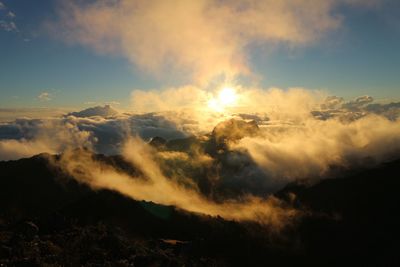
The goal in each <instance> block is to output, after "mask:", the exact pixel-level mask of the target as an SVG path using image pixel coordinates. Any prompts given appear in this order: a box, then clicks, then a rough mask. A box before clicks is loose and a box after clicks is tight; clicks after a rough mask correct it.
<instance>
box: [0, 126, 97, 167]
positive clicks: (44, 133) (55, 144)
mask: <svg viewBox="0 0 400 267" xmlns="http://www.w3.org/2000/svg"><path fill="white" fill-rule="evenodd" d="M94 142H95V138H93V137H92V135H91V133H90V132H88V131H83V130H80V129H79V128H78V127H77V125H76V124H73V123H71V121H68V120H58V119H53V120H50V119H49V120H28V119H21V120H17V121H15V122H14V123H13V124H10V123H3V124H0V160H11V159H19V158H22V157H30V156H33V155H36V154H39V153H43V152H47V153H51V154H56V153H60V152H62V151H64V150H65V149H66V148H70V147H88V148H91V147H92V144H93V143H94Z"/></svg>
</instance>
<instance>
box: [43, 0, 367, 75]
mask: <svg viewBox="0 0 400 267" xmlns="http://www.w3.org/2000/svg"><path fill="white" fill-rule="evenodd" d="M368 2H369V1H368ZM365 3H366V2H364V1H363V2H361V1H342V0H337V1H334V0H328V1H307V0H299V1H291V0H284V1H274V0H264V1H258V0H257V1H256V0H234V1H212V0H198V1H183V0H170V1H162V0H152V1H131V0H120V1H106V0H97V1H91V2H90V3H83V2H79V3H78V2H71V1H69V2H67V3H65V4H64V5H63V6H61V7H60V8H59V17H60V18H59V21H58V23H56V26H55V25H54V23H52V24H51V26H49V27H52V28H53V31H54V33H56V34H58V35H60V34H61V35H62V36H61V38H63V39H64V40H66V41H67V42H71V43H78V44H82V45H85V46H88V47H91V48H94V49H95V50H96V51H98V52H100V53H104V54H116V55H122V56H124V57H126V58H127V59H128V60H129V61H130V62H131V63H133V64H135V65H136V66H138V67H140V68H141V69H143V70H144V71H147V72H149V73H151V74H155V75H158V76H160V75H163V74H166V75H170V74H171V73H179V74H181V75H186V76H189V77H191V78H192V79H193V80H195V81H197V82H199V81H200V82H207V81H210V80H211V79H212V78H214V77H217V76H219V75H225V76H226V77H228V78H229V77H234V76H235V75H237V74H244V75H250V73H251V71H250V67H249V64H248V62H247V57H248V54H247V52H248V50H249V49H250V48H251V47H252V46H258V45H260V44H262V45H269V46H274V45H276V44H278V43H279V44H283V45H286V46H289V47H295V46H304V45H308V44H310V43H314V42H316V41H317V40H319V39H320V38H321V37H322V36H323V35H324V34H325V33H328V32H330V31H332V30H336V29H338V28H339V27H340V26H341V24H342V15H341V14H340V13H339V10H340V9H339V8H338V7H340V6H341V5H348V4H352V5H353V6H355V5H357V6H365V5H367V4H365Z"/></svg>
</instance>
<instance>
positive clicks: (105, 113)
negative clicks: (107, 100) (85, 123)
mask: <svg viewBox="0 0 400 267" xmlns="http://www.w3.org/2000/svg"><path fill="white" fill-rule="evenodd" d="M117 114H118V111H116V110H115V109H113V108H112V107H111V106H110V105H105V106H96V107H92V108H87V109H84V110H81V111H78V112H71V113H68V114H67V115H72V116H75V117H82V118H86V117H93V116H100V117H111V116H115V115H117Z"/></svg>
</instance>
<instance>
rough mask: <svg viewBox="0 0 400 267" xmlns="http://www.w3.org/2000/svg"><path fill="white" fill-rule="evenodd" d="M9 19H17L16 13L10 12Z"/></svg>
mask: <svg viewBox="0 0 400 267" xmlns="http://www.w3.org/2000/svg"><path fill="white" fill-rule="evenodd" d="M7 17H9V18H11V19H14V18H15V17H16V15H15V13H14V12H11V11H8V13H7Z"/></svg>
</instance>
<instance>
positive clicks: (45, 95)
mask: <svg viewBox="0 0 400 267" xmlns="http://www.w3.org/2000/svg"><path fill="white" fill-rule="evenodd" d="M37 98H38V99H39V100H40V101H50V100H51V94H50V93H49V92H42V93H40V94H39V95H38V97H37Z"/></svg>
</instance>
